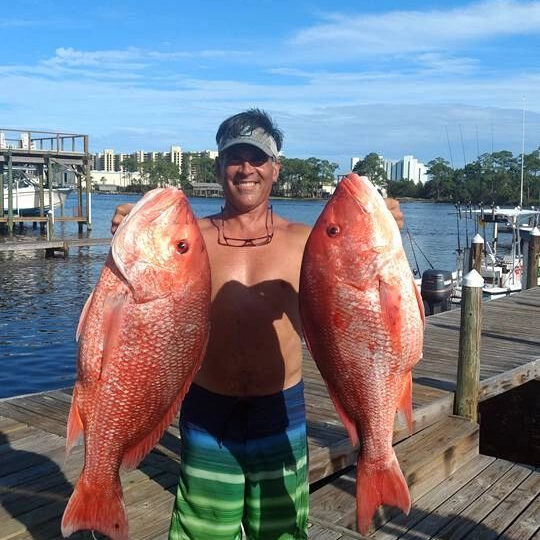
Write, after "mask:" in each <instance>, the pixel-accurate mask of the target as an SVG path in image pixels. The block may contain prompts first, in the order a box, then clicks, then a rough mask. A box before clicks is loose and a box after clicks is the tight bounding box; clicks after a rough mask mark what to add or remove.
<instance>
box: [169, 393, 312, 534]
mask: <svg viewBox="0 0 540 540" xmlns="http://www.w3.org/2000/svg"><path fill="white" fill-rule="evenodd" d="M180 431H181V435H182V450H181V463H180V477H179V480H178V490H177V495H176V500H175V504H174V509H173V515H172V520H171V527H170V531H169V540H188V539H189V540H240V539H241V538H242V529H243V530H244V532H245V535H246V536H247V538H248V539H249V540H265V539H272V540H278V539H280V540H281V539H283V540H285V539H306V538H307V518H308V503H309V485H308V467H307V439H306V415H305V407H304V385H303V383H302V382H300V383H298V384H297V385H295V386H293V387H292V388H288V389H286V390H284V391H282V392H279V393H277V394H272V395H269V396H255V397H241V398H237V397H232V396H224V395H221V394H216V393H214V392H210V391H208V390H206V389H204V388H202V387H200V386H198V385H196V384H193V385H192V386H191V388H190V390H189V393H188V395H187V396H186V398H185V400H184V403H183V405H182V413H181V418H180Z"/></svg>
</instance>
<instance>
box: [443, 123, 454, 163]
mask: <svg viewBox="0 0 540 540" xmlns="http://www.w3.org/2000/svg"><path fill="white" fill-rule="evenodd" d="M444 129H445V130H446V140H447V141H448V151H449V152H450V165H452V169H453V168H454V158H453V157H452V147H451V146H450V137H448V126H444Z"/></svg>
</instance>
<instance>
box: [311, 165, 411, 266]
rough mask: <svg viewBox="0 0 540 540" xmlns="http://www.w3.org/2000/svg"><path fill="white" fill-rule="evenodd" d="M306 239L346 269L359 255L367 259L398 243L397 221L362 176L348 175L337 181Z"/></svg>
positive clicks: (392, 247)
mask: <svg viewBox="0 0 540 540" xmlns="http://www.w3.org/2000/svg"><path fill="white" fill-rule="evenodd" d="M310 242H314V243H316V244H318V249H317V251H318V252H320V253H324V257H325V259H326V260H327V261H334V262H331V264H334V265H336V264H337V265H340V266H341V265H343V266H344V267H345V268H348V269H349V270H348V271H350V269H351V268H355V267H356V266H358V261H359V257H360V256H362V257H366V258H369V257H371V256H376V255H377V254H378V253H381V252H383V251H388V250H392V249H394V248H395V247H397V246H401V235H400V233H399V229H398V226H397V223H396V221H395V219H394V217H393V216H392V214H391V213H390V211H389V210H388V209H387V207H386V203H385V202H384V199H383V198H382V196H381V195H380V193H379V192H378V191H377V189H376V188H375V186H374V185H373V184H372V183H371V182H370V181H369V180H368V178H367V177H365V176H358V175H356V174H349V175H347V176H346V177H344V178H343V179H342V180H341V181H340V182H339V184H338V186H337V188H336V191H335V192H334V194H333V195H332V198H331V199H330V200H329V201H328V203H327V204H326V206H325V208H324V210H323V212H322V213H321V215H320V216H319V219H318V220H317V223H316V224H315V226H314V228H313V232H312V234H311V238H310Z"/></svg>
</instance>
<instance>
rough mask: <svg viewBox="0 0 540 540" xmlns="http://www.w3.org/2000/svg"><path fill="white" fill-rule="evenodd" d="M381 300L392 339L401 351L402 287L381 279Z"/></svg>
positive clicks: (382, 313) (383, 313)
mask: <svg viewBox="0 0 540 540" xmlns="http://www.w3.org/2000/svg"><path fill="white" fill-rule="evenodd" d="M379 300H380V304H381V317H382V320H383V323H384V326H385V327H386V329H387V330H388V334H389V336H390V341H391V342H392V344H393V345H394V348H395V350H396V352H397V353H400V352H401V330H402V322H403V315H402V313H401V290H400V287H398V286H396V285H393V284H390V283H387V282H386V281H383V280H382V279H381V280H379Z"/></svg>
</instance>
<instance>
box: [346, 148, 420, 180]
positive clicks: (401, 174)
mask: <svg viewBox="0 0 540 540" xmlns="http://www.w3.org/2000/svg"><path fill="white" fill-rule="evenodd" d="M361 159H362V158H359V157H352V158H351V170H353V169H354V166H355V165H356V164H357V163H358V162H359V161H360V160H361ZM379 159H380V161H381V167H382V168H383V169H384V170H385V172H386V177H387V178H388V180H394V181H396V180H412V181H413V182H414V183H415V184H418V183H419V182H420V183H422V184H425V183H426V182H427V181H428V180H429V177H428V173H427V167H426V165H424V164H423V163H422V162H421V161H418V159H416V158H415V157H414V156H403V157H402V158H401V159H400V160H392V159H385V158H384V157H383V156H381V155H379Z"/></svg>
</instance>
